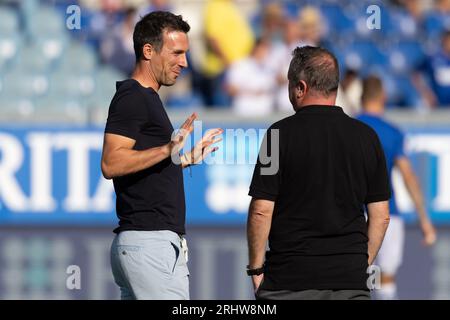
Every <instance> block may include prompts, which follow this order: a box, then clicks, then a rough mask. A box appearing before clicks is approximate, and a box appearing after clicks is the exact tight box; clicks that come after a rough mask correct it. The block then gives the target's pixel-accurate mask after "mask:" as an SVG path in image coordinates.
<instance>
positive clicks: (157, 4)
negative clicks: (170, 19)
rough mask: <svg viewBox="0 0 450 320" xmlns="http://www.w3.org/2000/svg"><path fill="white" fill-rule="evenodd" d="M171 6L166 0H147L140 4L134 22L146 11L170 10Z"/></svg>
mask: <svg viewBox="0 0 450 320" xmlns="http://www.w3.org/2000/svg"><path fill="white" fill-rule="evenodd" d="M172 10H173V7H172V6H171V5H170V3H169V1H168V0H147V3H146V4H145V5H143V6H141V7H140V8H139V9H138V11H137V15H136V22H137V21H139V19H140V18H141V17H143V16H145V15H146V14H147V13H150V12H153V11H172Z"/></svg>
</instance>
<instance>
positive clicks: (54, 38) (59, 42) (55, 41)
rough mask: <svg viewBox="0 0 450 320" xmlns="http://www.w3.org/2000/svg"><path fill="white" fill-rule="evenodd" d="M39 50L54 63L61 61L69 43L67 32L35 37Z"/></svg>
mask: <svg viewBox="0 0 450 320" xmlns="http://www.w3.org/2000/svg"><path fill="white" fill-rule="evenodd" d="M34 43H35V45H36V47H37V48H38V52H39V53H40V54H41V55H42V57H43V58H45V59H47V60H50V61H51V62H52V63H55V62H56V61H59V60H60V59H61V57H62V55H63V54H64V52H65V50H66V49H67V47H68V45H69V38H68V36H67V35H66V34H64V33H63V34H60V35H49V36H45V35H44V36H39V37H37V38H36V39H34Z"/></svg>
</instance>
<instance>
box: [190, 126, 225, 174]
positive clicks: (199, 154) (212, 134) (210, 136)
mask: <svg viewBox="0 0 450 320" xmlns="http://www.w3.org/2000/svg"><path fill="white" fill-rule="evenodd" d="M222 133H223V129H221V128H215V129H211V130H209V131H207V132H206V134H205V135H204V136H203V137H202V139H201V140H200V141H199V142H197V144H196V145H195V146H194V147H193V148H192V150H191V151H190V152H187V153H185V154H184V155H183V157H182V159H184V163H183V164H184V166H189V165H194V164H198V163H200V162H201V161H203V159H205V158H206V157H207V156H208V154H210V153H211V152H215V151H217V149H219V147H217V146H214V144H216V143H217V142H219V141H222V138H219V137H217V136H218V135H220V134H222Z"/></svg>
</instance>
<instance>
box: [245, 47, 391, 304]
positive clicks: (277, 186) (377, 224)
mask: <svg viewBox="0 0 450 320" xmlns="http://www.w3.org/2000/svg"><path fill="white" fill-rule="evenodd" d="M288 79H289V99H290V101H291V103H292V105H293V107H294V110H295V112H296V113H295V114H294V115H293V116H290V117H287V118H285V119H283V120H281V121H278V122H276V123H275V124H273V125H272V126H271V127H270V128H269V129H268V131H267V133H266V136H265V139H264V141H263V144H262V146H261V150H260V154H259V157H258V162H257V164H256V166H255V171H254V174H253V179H252V182H251V186H250V192H249V195H250V196H252V201H251V204H250V209H249V216H248V225H247V236H248V246H249V260H250V262H249V266H248V270H247V273H248V274H249V275H251V276H252V280H253V285H254V288H255V295H256V297H257V298H258V299H370V291H369V288H368V283H367V282H368V281H367V280H368V274H367V273H366V272H367V269H368V266H369V265H370V264H372V262H373V261H374V259H375V257H376V255H377V252H378V250H379V248H380V246H381V243H382V241H383V238H384V234H385V232H386V229H387V226H388V223H389V209H388V199H389V197H390V190H389V179H388V175H387V170H386V162H385V158H384V153H383V150H382V147H381V144H380V141H379V140H378V136H377V134H376V133H375V131H373V130H372V129H371V128H370V127H368V126H367V125H365V124H363V123H362V122H360V121H358V120H355V119H352V118H350V117H348V116H347V115H346V114H345V113H344V112H343V111H342V109H341V108H340V107H337V106H334V104H335V100H336V92H337V88H338V82H339V71H338V63H337V61H336V58H335V57H334V56H333V54H332V53H330V52H329V51H327V50H325V49H322V48H317V47H309V46H307V47H302V48H296V49H295V50H294V52H293V59H292V61H291V64H290V67H289V72H288ZM365 205H366V206H367V210H368V220H367V222H366V219H365V215H364V206H365ZM267 240H269V251H267V253H266V244H267Z"/></svg>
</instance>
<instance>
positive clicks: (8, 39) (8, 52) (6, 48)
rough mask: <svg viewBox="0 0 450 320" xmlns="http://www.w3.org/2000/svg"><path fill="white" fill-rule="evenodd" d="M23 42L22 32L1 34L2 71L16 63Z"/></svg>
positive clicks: (0, 60)
mask: <svg viewBox="0 0 450 320" xmlns="http://www.w3.org/2000/svg"><path fill="white" fill-rule="evenodd" d="M22 44H23V39H22V36H21V34H20V33H11V34H8V35H1V36H0V72H5V71H6V70H7V69H9V68H11V66H12V65H13V64H14V62H15V60H16V58H17V55H18V53H19V50H20V48H21V46H22Z"/></svg>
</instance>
